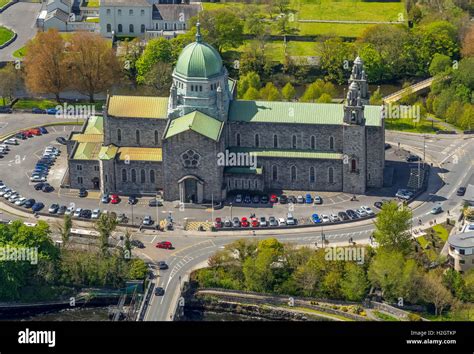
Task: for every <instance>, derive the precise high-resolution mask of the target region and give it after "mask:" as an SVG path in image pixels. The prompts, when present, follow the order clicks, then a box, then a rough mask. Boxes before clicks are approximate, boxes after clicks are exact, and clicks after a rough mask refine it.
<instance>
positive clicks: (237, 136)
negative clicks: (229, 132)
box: [235, 133, 240, 146]
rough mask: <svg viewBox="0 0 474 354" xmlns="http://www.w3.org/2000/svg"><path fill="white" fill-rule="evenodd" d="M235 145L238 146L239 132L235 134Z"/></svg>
mask: <svg viewBox="0 0 474 354" xmlns="http://www.w3.org/2000/svg"><path fill="white" fill-rule="evenodd" d="M235 145H237V146H240V134H239V133H237V134H236V135H235Z"/></svg>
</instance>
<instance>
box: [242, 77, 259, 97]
mask: <svg viewBox="0 0 474 354" xmlns="http://www.w3.org/2000/svg"><path fill="white" fill-rule="evenodd" d="M261 85H262V84H261V82H260V76H259V75H258V74H257V73H256V72H254V71H250V72H248V73H247V74H245V75H243V76H241V77H240V80H239V83H238V85H237V94H238V95H239V97H241V98H242V97H243V96H244V95H245V93H246V92H247V90H248V89H249V88H250V87H253V88H254V89H256V90H260V87H261Z"/></svg>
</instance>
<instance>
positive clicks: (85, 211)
mask: <svg viewBox="0 0 474 354" xmlns="http://www.w3.org/2000/svg"><path fill="white" fill-rule="evenodd" d="M91 216H92V211H91V210H90V209H82V210H81V213H80V214H79V217H80V218H83V219H90V218H91Z"/></svg>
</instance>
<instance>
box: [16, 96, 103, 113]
mask: <svg viewBox="0 0 474 354" xmlns="http://www.w3.org/2000/svg"><path fill="white" fill-rule="evenodd" d="M104 103H105V101H96V102H95V103H94V106H95V109H96V111H102V106H103V105H104ZM76 104H77V105H84V104H90V103H89V102H77V103H75V102H74V103H69V102H68V105H76ZM57 105H58V103H57V102H56V100H50V99H34V98H21V99H19V100H18V101H17V102H16V103H15V105H14V106H15V108H16V109H33V108H40V109H47V108H54V107H56V106H57Z"/></svg>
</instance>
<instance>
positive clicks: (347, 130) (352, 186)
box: [342, 124, 367, 194]
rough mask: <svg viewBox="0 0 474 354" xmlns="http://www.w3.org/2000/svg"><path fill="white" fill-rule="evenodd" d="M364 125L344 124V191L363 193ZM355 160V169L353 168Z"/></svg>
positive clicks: (364, 183) (365, 159)
mask: <svg viewBox="0 0 474 354" xmlns="http://www.w3.org/2000/svg"><path fill="white" fill-rule="evenodd" d="M365 136H366V127H365V126H363V125H362V126H361V125H350V124H346V125H345V126H344V148H343V154H344V156H343V186H342V190H343V192H345V193H353V194H364V193H365V189H366V169H367V157H366V150H367V145H366V138H365ZM353 162H355V169H353V167H354V166H353Z"/></svg>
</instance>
